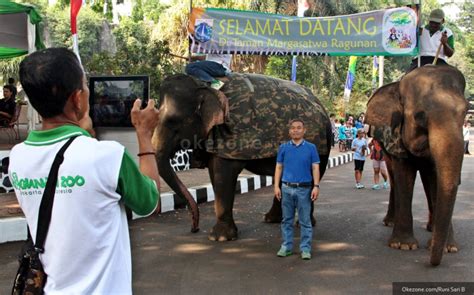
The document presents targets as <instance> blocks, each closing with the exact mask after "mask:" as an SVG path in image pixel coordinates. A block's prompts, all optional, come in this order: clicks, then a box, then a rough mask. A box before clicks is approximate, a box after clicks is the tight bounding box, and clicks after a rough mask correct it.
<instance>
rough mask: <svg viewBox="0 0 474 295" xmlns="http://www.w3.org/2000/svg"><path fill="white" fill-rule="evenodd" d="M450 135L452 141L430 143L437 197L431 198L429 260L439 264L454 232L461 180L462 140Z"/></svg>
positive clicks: (445, 138) (459, 137) (433, 263)
mask: <svg viewBox="0 0 474 295" xmlns="http://www.w3.org/2000/svg"><path fill="white" fill-rule="evenodd" d="M453 130H455V129H453ZM449 136H451V140H447V138H449V137H443V138H444V140H445V144H437V145H436V144H433V145H432V146H431V151H432V154H433V158H434V159H435V166H436V170H437V177H436V178H437V189H436V199H435V200H433V201H434V202H433V205H434V212H433V213H434V219H433V236H432V239H431V259H430V263H431V264H432V265H433V266H437V265H439V264H440V263H441V259H442V258H443V253H444V250H445V248H446V247H447V243H448V241H449V238H450V237H451V235H452V234H453V233H452V230H453V229H452V223H451V219H452V216H453V209H454V204H455V201H456V194H457V190H458V185H459V184H460V180H461V167H462V161H463V156H464V155H463V146H462V142H463V141H462V138H461V136H460V134H459V135H458V136H457V134H449ZM433 137H434V136H433ZM430 140H431V139H430ZM447 153H450V154H451V156H449V157H448V156H446V154H447ZM451 238H452V237H451Z"/></svg>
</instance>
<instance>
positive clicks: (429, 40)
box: [420, 26, 454, 62]
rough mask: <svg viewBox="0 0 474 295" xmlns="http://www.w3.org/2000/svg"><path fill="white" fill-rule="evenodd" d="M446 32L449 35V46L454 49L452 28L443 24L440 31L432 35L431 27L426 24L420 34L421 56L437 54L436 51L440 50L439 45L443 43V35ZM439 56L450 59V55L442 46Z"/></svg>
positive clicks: (445, 59)
mask: <svg viewBox="0 0 474 295" xmlns="http://www.w3.org/2000/svg"><path fill="white" fill-rule="evenodd" d="M444 32H446V33H447V35H448V45H449V47H451V48H452V49H454V35H453V32H452V31H451V30H450V29H448V28H446V27H443V26H441V28H440V29H439V30H438V31H436V32H435V33H434V34H432V35H431V34H430V30H429V27H428V26H426V27H425V28H424V29H423V30H422V32H421V35H420V56H433V57H434V56H436V51H437V50H438V46H439V44H440V43H441V41H440V40H441V36H442V35H443V33H444ZM438 57H439V58H441V59H443V60H444V61H446V62H447V61H448V57H447V56H446V54H445V53H444V48H443V47H441V50H440V51H439V56H438Z"/></svg>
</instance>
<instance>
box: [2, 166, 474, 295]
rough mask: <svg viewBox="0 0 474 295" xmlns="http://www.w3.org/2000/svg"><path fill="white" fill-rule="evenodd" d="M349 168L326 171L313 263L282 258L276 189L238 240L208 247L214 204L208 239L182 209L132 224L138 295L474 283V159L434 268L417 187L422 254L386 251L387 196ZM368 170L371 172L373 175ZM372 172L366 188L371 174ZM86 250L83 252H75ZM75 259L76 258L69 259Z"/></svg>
mask: <svg viewBox="0 0 474 295" xmlns="http://www.w3.org/2000/svg"><path fill="white" fill-rule="evenodd" d="M352 167H353V166H352V164H347V165H344V166H341V167H337V168H334V169H330V170H328V172H327V174H326V176H325V178H324V180H323V182H322V189H321V196H320V199H319V200H318V202H317V210H316V214H317V222H318V224H317V226H316V230H315V235H314V244H313V259H312V260H310V261H302V260H301V259H300V258H299V256H298V255H293V256H290V257H287V258H278V257H276V255H275V254H276V251H277V250H278V248H279V244H280V229H279V226H278V225H276V224H265V223H262V216H263V214H264V213H265V212H266V211H267V210H268V208H269V207H270V204H271V193H272V190H271V188H265V189H261V190H259V191H256V192H251V193H248V194H244V195H241V196H239V197H237V198H236V204H235V209H234V215H235V219H236V222H237V226H238V227H239V230H240V233H239V234H240V238H239V240H237V241H234V242H225V243H218V242H210V241H208V240H207V233H208V230H209V229H210V228H211V226H212V225H213V222H214V215H213V206H212V204H204V205H201V216H202V218H201V220H202V221H201V231H200V232H199V233H197V234H191V233H190V231H189V230H190V217H189V215H188V213H187V212H186V211H184V210H181V211H178V212H172V213H167V214H162V215H159V216H154V217H150V218H148V219H142V220H137V221H134V222H132V223H131V237H132V249H133V250H132V251H133V281H134V293H135V294H158V293H159V294H391V293H392V282H399V281H404V282H406V281H412V282H413V281H425V282H426V281H428V282H433V281H444V282H446V281H457V282H466V281H474V255H473V254H474V249H473V244H474V236H473V235H472V233H473V232H474V222H473V221H474V199H473V197H472V191H474V182H472V179H473V175H474V157H467V158H465V162H464V168H463V173H462V182H463V184H462V185H461V186H460V189H459V192H458V198H457V203H456V207H455V210H454V211H455V212H454V218H453V220H454V226H455V234H456V239H457V241H458V243H459V246H460V248H461V250H460V252H459V253H457V254H447V255H445V256H444V258H443V261H442V264H441V265H440V266H439V267H436V268H434V267H431V266H430V265H429V256H428V254H429V253H428V250H427V249H426V244H427V241H428V239H429V236H430V234H429V233H428V232H427V231H425V230H424V226H425V223H426V219H427V208H426V207H427V206H426V201H425V199H424V195H423V193H422V187H421V184H420V182H419V180H418V182H417V186H416V195H415V197H414V202H415V203H414V213H413V215H414V228H415V235H416V237H417V238H418V240H419V242H420V247H421V249H418V250H416V251H409V252H403V251H399V250H392V249H390V248H388V247H387V246H386V243H387V239H388V238H389V236H390V233H391V229H389V228H387V227H384V226H383V225H382V222H381V221H382V218H383V216H384V214H385V209H386V205H387V198H388V191H386V190H381V191H372V190H370V189H363V190H356V189H354V188H353V182H354V181H353V170H352ZM367 168H368V169H367ZM370 168H371V163H370V161H369V162H368V163H367V164H366V170H367V171H366V173H365V175H364V180H365V183H366V184H369V182H370V180H371V177H372V172H371V169H370ZM19 247H20V243H9V244H5V245H0V265H2V266H3V267H2V268H1V269H0V290H2V291H0V293H2V294H4V293H5V292H7V291H8V290H9V288H10V281H11V278H12V276H13V272H14V271H15V269H16V262H15V258H14V256H15V254H16V252H17V249H18V248H19ZM78 247H80V245H78ZM72 258H73V257H72Z"/></svg>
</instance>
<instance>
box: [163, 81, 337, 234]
mask: <svg viewBox="0 0 474 295" xmlns="http://www.w3.org/2000/svg"><path fill="white" fill-rule="evenodd" d="M221 90H222V91H223V92H224V93H225V95H226V96H227V97H228V103H227V102H226V100H225V99H223V97H222V96H221V95H219V93H218V92H217V91H216V90H214V89H212V88H210V87H209V86H207V85H206V84H204V83H203V82H200V81H199V80H197V79H194V78H193V77H191V76H187V75H175V76H172V77H169V78H167V79H165V80H164V81H163V83H162V84H161V87H160V106H159V108H160V123H159V125H158V127H157V129H156V132H155V135H154V142H155V147H156V158H157V162H158V167H159V170H160V175H161V176H162V177H163V179H164V180H165V181H166V183H167V184H168V185H169V186H170V187H171V188H172V189H173V190H174V191H175V192H176V193H177V194H178V196H180V197H182V198H186V200H187V201H188V203H189V205H190V209H191V211H192V213H193V228H192V231H193V232H195V231H197V230H198V225H199V210H198V207H197V204H196V202H195V201H194V199H193V198H192V196H191V195H190V193H189V192H188V191H187V189H186V187H185V186H184V185H183V183H182V182H181V181H180V180H179V178H178V177H177V175H176V173H174V171H173V169H172V168H171V166H170V162H169V159H170V158H172V157H173V156H174V154H175V152H176V151H178V150H180V149H192V150H193V162H194V166H199V167H200V168H204V167H208V168H209V176H210V179H211V183H212V186H213V189H214V195H215V213H216V218H217V221H216V224H215V225H214V227H213V228H212V230H211V232H210V234H209V239H211V240H217V241H227V240H234V239H236V238H237V236H238V230H237V226H236V225H235V223H234V218H233V213H232V210H233V204H234V196H235V187H236V184H237V178H238V176H239V174H240V172H241V171H242V170H243V169H247V170H249V171H251V172H253V173H255V174H260V175H269V176H273V175H274V173H275V164H276V154H277V151H278V147H279V145H280V144H281V143H282V142H284V141H287V140H289V137H288V123H289V121H290V120H291V119H294V118H300V119H302V120H304V121H305V125H306V127H307V130H308V131H307V133H306V138H307V139H308V140H309V141H311V142H313V143H314V144H316V146H317V148H318V152H319V154H320V160H321V163H320V165H319V166H320V176H321V177H322V175H323V174H324V171H325V169H326V166H327V162H328V158H329V151H330V145H331V123H330V121H329V117H328V115H327V113H326V111H325V110H324V107H323V106H322V105H321V103H320V102H319V100H318V99H317V98H316V97H315V96H314V95H313V94H312V93H311V91H310V90H309V89H307V88H305V87H303V86H300V85H298V84H296V83H294V82H290V81H285V80H281V79H276V78H271V77H267V76H263V75H256V74H237V73H233V74H232V75H231V76H229V77H228V78H227V80H226V82H225V85H224V87H223V88H221ZM196 158H197V159H196ZM275 200H276V199H274V202H273V206H272V208H271V209H270V211H269V212H268V213H267V214H266V217H265V219H266V221H267V222H271V221H274V222H277V221H281V206H280V203H279V202H278V201H275Z"/></svg>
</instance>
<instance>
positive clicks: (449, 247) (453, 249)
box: [428, 239, 459, 253]
mask: <svg viewBox="0 0 474 295" xmlns="http://www.w3.org/2000/svg"><path fill="white" fill-rule="evenodd" d="M428 249H429V250H430V251H431V239H430V240H429V241H428ZM458 251H459V246H458V243H456V241H455V240H454V239H450V240H449V241H448V242H447V243H446V247H444V253H458Z"/></svg>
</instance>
